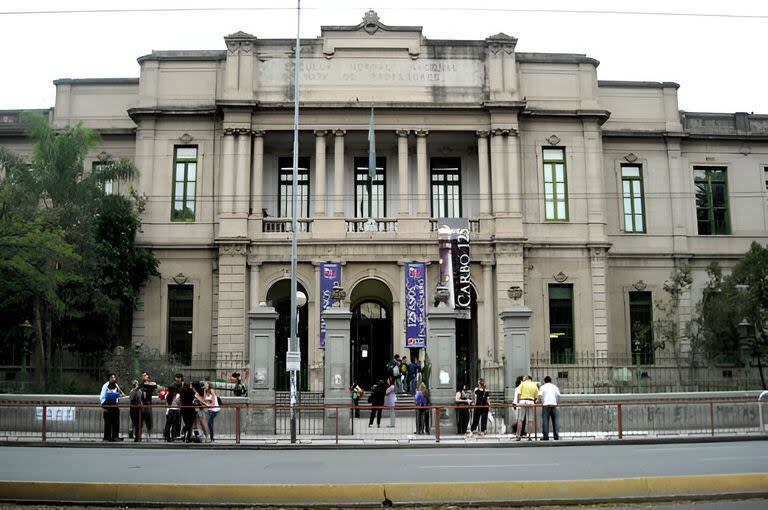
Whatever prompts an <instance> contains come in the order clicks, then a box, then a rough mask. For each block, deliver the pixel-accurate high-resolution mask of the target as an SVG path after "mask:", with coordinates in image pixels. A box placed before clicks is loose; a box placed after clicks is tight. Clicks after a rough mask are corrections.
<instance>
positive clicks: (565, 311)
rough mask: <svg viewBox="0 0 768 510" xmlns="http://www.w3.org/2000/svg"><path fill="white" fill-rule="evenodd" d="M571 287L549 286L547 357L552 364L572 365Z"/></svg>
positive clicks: (573, 360) (573, 357)
mask: <svg viewBox="0 0 768 510" xmlns="http://www.w3.org/2000/svg"><path fill="white" fill-rule="evenodd" d="M574 354H575V353H574V339H573V285H567V284H566V285H556V284H551V285H550V286H549V356H550V361H551V362H552V363H574V362H575V355H574Z"/></svg>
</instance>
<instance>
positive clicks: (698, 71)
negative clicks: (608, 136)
mask: <svg viewBox="0 0 768 510" xmlns="http://www.w3.org/2000/svg"><path fill="white" fill-rule="evenodd" d="M295 5H296V2H295V1H294V0H283V1H276V0H217V1H216V2H211V1H205V0H182V1H179V0H172V1H169V0H166V1H163V2H160V1H158V0H131V1H109V2H107V1H104V0H68V1H61V0H59V1H47V0H3V1H2V2H0V12H1V13H0V52H1V55H2V65H3V76H2V79H0V109H15V108H47V107H50V106H53V105H54V86H53V84H52V81H53V80H55V79H57V78H97V77H98V78H101V77H138V75H139V66H138V64H137V62H136V58H137V57H139V56H140V55H144V54H147V53H149V52H151V51H152V50H153V49H156V50H177V49H184V50H193V49H205V50H210V49H224V48H225V47H224V40H223V37H224V36H225V35H227V34H229V33H232V32H236V31H238V30H243V31H245V32H249V33H251V34H254V35H255V36H257V37H259V38H275V37H277V38H292V37H295V30H296V11H295ZM416 6H418V9H416V8H415V7H416ZM161 7H162V8H180V9H181V8H234V7H258V8H260V10H257V11H227V12H210V11H206V12H120V13H73V14H61V13H53V14H14V15H11V14H7V13H8V12H10V11H14V12H15V11H41V10H63V9H66V10H75V9H78V10H79V9H88V10H92V9H148V10H149V9H158V8H161ZM275 8H277V9H275ZM280 8H283V9H280ZM286 8H292V9H286ZM302 8H303V10H302V28H301V32H302V37H317V36H319V35H320V26H321V25H355V24H357V23H359V22H360V21H361V19H362V16H363V14H364V13H365V11H366V10H367V9H368V8H373V9H375V10H376V11H377V12H378V14H379V17H380V20H381V22H382V23H385V24H388V25H421V26H423V27H424V35H425V36H426V37H427V38H432V39H484V38H486V37H487V36H489V35H492V34H496V33H498V32H505V33H507V34H509V35H512V36H515V37H517V38H518V45H517V50H518V51H521V52H559V53H586V54H587V55H589V56H590V57H594V58H596V59H598V60H599V61H600V67H599V68H598V77H599V79H601V80H646V81H674V82H677V83H679V84H680V85H681V87H680V90H679V98H680V109H682V110H688V111H714V112H734V111H746V112H755V113H765V114H768V92H766V90H767V85H768V65H766V50H767V49H768V42H767V41H768V38H766V33H768V2H766V1H764V0H763V1H761V0H728V1H723V0H719V1H711V0H666V1H659V0H642V1H641V0H635V1H618V0H613V1H607V0H584V1H575V0H571V1H565V0H546V1H531V0H474V1H472V0H462V1H455V0H438V1H434V0H419V1H414V0H368V2H359V1H353V0H346V1H344V0H304V1H302ZM468 8H471V9H472V10H467V9H468ZM494 8H498V9H554V10H556V9H570V10H581V11H583V10H620V11H635V12H637V11H642V12H665V13H698V14H720V15H723V16H721V17H708V16H674V15H639V14H632V15H627V14H622V15H616V14H599V13H590V14H580V13H573V12H568V13H566V12H553V13H542V12H537V13H533V12H515V11H499V10H496V11H491V10H485V9H494ZM734 15H738V16H748V17H733V16H734Z"/></svg>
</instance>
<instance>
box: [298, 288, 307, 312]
mask: <svg viewBox="0 0 768 510" xmlns="http://www.w3.org/2000/svg"><path fill="white" fill-rule="evenodd" d="M306 304H307V295H306V294H304V293H303V292H301V291H300V290H297V291H296V308H301V307H303V306H304V305H306Z"/></svg>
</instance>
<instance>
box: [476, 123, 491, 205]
mask: <svg viewBox="0 0 768 510" xmlns="http://www.w3.org/2000/svg"><path fill="white" fill-rule="evenodd" d="M477 168H478V173H479V177H480V215H481V216H489V215H490V214H491V177H490V175H489V174H488V131H478V132H477Z"/></svg>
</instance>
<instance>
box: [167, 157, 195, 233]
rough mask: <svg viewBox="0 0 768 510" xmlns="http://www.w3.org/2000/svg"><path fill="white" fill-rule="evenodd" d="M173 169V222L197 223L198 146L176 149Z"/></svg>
mask: <svg viewBox="0 0 768 510" xmlns="http://www.w3.org/2000/svg"><path fill="white" fill-rule="evenodd" d="M173 168H174V170H173V209H172V210H171V221H195V184H196V182H197V146H176V147H174V148H173Z"/></svg>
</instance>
